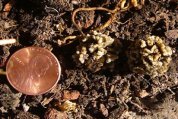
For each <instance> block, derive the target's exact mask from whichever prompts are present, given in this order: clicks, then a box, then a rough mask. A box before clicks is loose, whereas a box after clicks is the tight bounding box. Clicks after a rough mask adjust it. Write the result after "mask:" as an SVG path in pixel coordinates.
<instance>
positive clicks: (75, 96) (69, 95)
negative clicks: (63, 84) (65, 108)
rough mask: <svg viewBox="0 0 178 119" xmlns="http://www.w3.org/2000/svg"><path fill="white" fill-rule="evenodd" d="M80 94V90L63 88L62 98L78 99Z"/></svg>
mask: <svg viewBox="0 0 178 119" xmlns="http://www.w3.org/2000/svg"><path fill="white" fill-rule="evenodd" d="M79 96H80V92H79V91H68V90H65V91H64V92H63V99H64V100H76V99H78V98H79Z"/></svg>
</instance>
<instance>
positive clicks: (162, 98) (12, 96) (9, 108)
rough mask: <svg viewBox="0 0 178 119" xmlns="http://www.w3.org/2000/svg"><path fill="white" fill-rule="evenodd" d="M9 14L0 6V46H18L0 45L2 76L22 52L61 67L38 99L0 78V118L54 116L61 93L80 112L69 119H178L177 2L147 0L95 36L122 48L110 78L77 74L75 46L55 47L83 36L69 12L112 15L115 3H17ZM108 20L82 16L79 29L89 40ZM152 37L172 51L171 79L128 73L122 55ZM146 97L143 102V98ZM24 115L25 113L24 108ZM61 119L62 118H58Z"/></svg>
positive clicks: (56, 0)
mask: <svg viewBox="0 0 178 119" xmlns="http://www.w3.org/2000/svg"><path fill="white" fill-rule="evenodd" d="M14 1H15V2H14V4H13V5H12V9H11V11H10V12H9V13H8V14H7V15H4V12H2V11H3V8H4V6H5V5H6V4H7V3H8V2H9V0H1V1H0V11H1V13H0V39H8V38H15V39H17V40H18V42H17V43H15V44H12V45H6V46H0V66H1V68H2V69H5V66H6V62H7V60H8V58H9V57H10V56H11V55H12V54H13V53H14V52H15V51H17V50H19V49H21V48H23V47H27V46H39V47H44V48H46V49H49V50H51V51H52V52H53V53H54V54H55V56H56V57H57V58H58V59H59V61H60V63H61V66H62V76H61V79H60V81H59V83H58V84H57V86H56V88H55V89H53V90H52V91H50V92H49V93H46V94H44V95H39V96H27V95H24V94H21V93H19V92H17V91H15V90H14V89H13V88H12V87H11V86H10V84H9V83H8V81H7V80H6V77H5V76H3V75H1V76H0V117H1V118H10V119H11V118H12V119H14V118H17V119H38V118H44V115H45V112H46V111H47V110H48V109H49V108H54V109H56V110H59V109H58V107H57V106H56V105H55V104H56V102H58V103H60V102H62V100H63V99H62V94H63V91H64V90H69V91H73V90H75V91H79V92H80V96H79V98H78V99H75V100H73V101H72V102H74V103H76V104H77V112H66V113H67V117H68V118H69V119H105V118H107V119H118V118H123V119H124V118H126V119H127V118H129V119H130V118H135V119H138V118H140V119H141V118H147V119H163V118H168V119H177V118H178V1H177V0H145V5H144V6H143V7H142V8H141V9H139V10H138V9H136V8H131V9H130V10H128V11H125V12H118V14H117V18H116V20H115V22H113V23H112V24H111V25H110V26H109V27H107V28H106V29H104V30H102V31H100V32H102V33H107V34H108V35H110V36H111V37H112V38H114V39H117V40H120V41H121V42H122V44H123V48H122V51H123V52H122V53H120V56H119V57H120V58H119V60H117V61H116V62H117V63H116V66H115V68H114V69H113V71H112V72H111V71H109V70H104V71H100V72H98V73H92V72H90V71H88V70H86V69H85V68H83V67H77V66H76V64H75V63H74V62H73V60H72V54H73V53H74V51H75V50H74V49H75V48H76V45H77V42H74V43H72V44H69V45H64V46H60V45H59V44H58V40H62V39H64V38H65V37H67V36H69V35H81V33H80V32H79V31H78V29H77V28H76V27H75V26H74V24H73V23H72V19H71V15H72V12H73V11H74V10H75V9H77V8H80V7H105V8H108V9H113V8H114V6H115V5H116V3H117V2H118V1H117V0H14ZM108 18H109V15H108V14H107V13H105V12H103V11H93V12H79V13H78V14H77V16H76V21H77V24H78V25H79V26H80V28H82V30H83V32H84V33H85V34H86V33H88V32H89V31H91V30H92V29H94V28H96V27H98V26H100V25H101V24H103V23H104V22H105V21H106V20H107V19H108ZM149 34H150V35H156V36H159V37H161V38H163V39H164V40H165V41H166V43H167V44H168V45H169V46H171V48H172V49H173V51H174V53H173V55H172V59H173V60H172V63H171V66H170V69H169V70H168V72H167V73H166V74H165V75H164V76H161V77H156V78H154V79H153V78H151V77H150V76H147V75H138V74H135V73H132V72H131V71H129V70H128V64H127V57H126V55H125V51H126V50H127V48H128V46H129V44H130V43H131V42H133V41H134V40H137V39H140V38H143V37H144V36H145V35H149ZM145 95H146V96H145ZM24 105H27V106H28V107H29V110H28V111H27V112H25V108H24V107H25V106H24ZM62 118H63V117H61V119H62Z"/></svg>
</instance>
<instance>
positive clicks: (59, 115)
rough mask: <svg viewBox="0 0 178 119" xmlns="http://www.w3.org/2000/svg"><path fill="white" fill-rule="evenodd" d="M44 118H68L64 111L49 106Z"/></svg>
mask: <svg viewBox="0 0 178 119" xmlns="http://www.w3.org/2000/svg"><path fill="white" fill-rule="evenodd" d="M44 119H68V117H67V114H66V113H65V112H60V111H58V110H56V109H54V108H50V109H48V110H47V111H46V113H45V116H44Z"/></svg>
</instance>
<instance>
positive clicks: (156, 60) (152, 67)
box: [127, 36, 172, 77]
mask: <svg viewBox="0 0 178 119" xmlns="http://www.w3.org/2000/svg"><path fill="white" fill-rule="evenodd" d="M127 55H128V64H129V66H130V69H131V70H132V71H133V72H136V73H144V74H148V75H150V76H151V77H156V76H161V75H163V74H164V73H165V72H167V70H168V68H169V64H170V62H171V55H172V50H171V48H170V47H169V46H166V44H165V43H164V42H163V40H162V39H161V38H159V37H158V36H146V38H145V39H142V40H138V41H136V42H135V43H134V44H132V45H131V46H130V48H129V50H128V52H127Z"/></svg>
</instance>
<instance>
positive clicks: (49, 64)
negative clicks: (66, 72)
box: [6, 47, 61, 95]
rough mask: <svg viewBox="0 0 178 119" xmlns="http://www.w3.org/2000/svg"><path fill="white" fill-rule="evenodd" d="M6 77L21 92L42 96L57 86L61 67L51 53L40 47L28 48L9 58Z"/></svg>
mask: <svg viewBox="0 0 178 119" xmlns="http://www.w3.org/2000/svg"><path fill="white" fill-rule="evenodd" d="M6 75H7V79H8V81H9V83H10V84H11V85H12V86H13V87H14V88H15V89H16V90H18V91H19V92H22V93H24V94H27V95H40V94H44V93H46V92H48V91H49V90H50V89H52V88H53V87H54V86H55V85H56V84H57V82H58V81H59V79H60V75H61V67H60V64H59V62H58V60H57V58H56V57H55V56H54V55H53V54H52V53H51V52H50V51H48V50H46V49H44V48H40V47H27V48H22V49H20V50H18V51H17V52H15V53H14V54H13V55H12V56H11V57H10V58H9V60H8V62H7V65H6Z"/></svg>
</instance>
